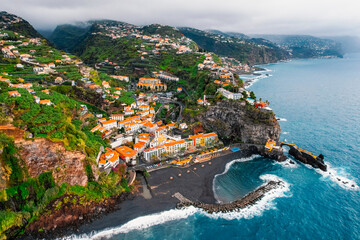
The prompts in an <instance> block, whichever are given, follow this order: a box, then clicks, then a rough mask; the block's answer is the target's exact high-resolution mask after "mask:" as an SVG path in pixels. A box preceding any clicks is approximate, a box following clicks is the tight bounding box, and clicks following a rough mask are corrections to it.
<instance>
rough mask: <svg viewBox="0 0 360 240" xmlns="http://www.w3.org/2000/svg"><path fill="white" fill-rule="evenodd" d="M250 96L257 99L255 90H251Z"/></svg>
mask: <svg viewBox="0 0 360 240" xmlns="http://www.w3.org/2000/svg"><path fill="white" fill-rule="evenodd" d="M250 98H252V99H256V96H255V93H254V92H253V91H251V92H250Z"/></svg>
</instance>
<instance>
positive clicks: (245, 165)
mask: <svg viewBox="0 0 360 240" xmlns="http://www.w3.org/2000/svg"><path fill="white" fill-rule="evenodd" d="M264 67H266V68H267V69H269V70H271V71H269V72H267V73H268V74H270V75H271V76H270V77H268V78H264V79H261V80H259V81H257V82H255V83H254V84H253V85H252V86H251V87H250V89H251V90H253V91H254V92H255V93H256V95H257V97H258V98H260V97H261V98H262V99H264V100H265V99H267V100H269V101H270V103H271V105H270V107H271V108H273V109H274V111H275V112H276V114H277V117H280V118H281V119H282V121H280V125H281V128H282V136H281V139H282V140H284V141H288V142H290V143H296V144H297V145H299V146H300V147H302V148H304V149H307V150H309V151H312V152H313V153H315V154H320V153H322V154H323V155H324V156H325V161H326V162H327V163H328V164H330V172H331V174H330V175H326V174H320V172H318V171H315V170H314V169H312V168H310V167H307V166H304V165H303V164H301V163H296V164H289V162H285V163H283V164H279V163H275V162H273V161H271V160H269V159H264V158H261V157H257V156H255V157H253V158H250V159H243V160H240V161H237V162H234V163H233V164H232V165H231V166H228V171H227V172H225V173H224V174H222V175H219V176H217V177H216V179H215V180H214V183H215V192H216V196H217V198H218V200H220V201H223V202H226V201H233V200H235V199H237V198H239V197H241V196H243V195H245V194H246V193H247V192H249V191H251V190H253V189H254V188H256V187H257V186H259V185H260V184H262V183H263V182H264V181H266V180H269V179H272V178H281V179H283V180H284V181H285V182H286V183H287V184H288V185H287V186H286V187H285V188H283V189H280V190H279V191H276V192H273V193H271V194H269V195H268V196H267V197H266V198H265V199H264V200H262V201H261V202H260V203H258V204H256V205H255V206H253V207H251V208H249V209H245V210H243V211H240V212H236V213H231V214H218V215H208V214H205V213H203V212H201V211H199V210H196V209H194V208H187V209H184V210H172V211H168V212H163V213H159V214H156V215H152V216H147V217H143V218H140V219H136V220H134V221H131V222H129V223H127V224H125V225H124V226H120V227H119V228H116V229H113V230H112V231H104V232H100V233H99V234H98V235H97V236H98V237H109V238H110V239H360V191H359V190H358V188H357V184H360V174H359V173H360V171H359V170H360V55H348V56H345V58H344V59H311V60H296V61H291V62H287V63H278V64H271V65H266V66H264ZM285 120H286V121H285ZM352 181H354V182H352ZM352 185H353V186H355V187H352Z"/></svg>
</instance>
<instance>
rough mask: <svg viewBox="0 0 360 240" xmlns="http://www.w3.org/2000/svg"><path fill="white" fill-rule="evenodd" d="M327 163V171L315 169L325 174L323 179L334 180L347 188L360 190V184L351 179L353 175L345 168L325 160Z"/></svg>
mask: <svg viewBox="0 0 360 240" xmlns="http://www.w3.org/2000/svg"><path fill="white" fill-rule="evenodd" d="M325 164H326V165H327V171H326V172H324V171H322V170H320V169H315V171H316V172H318V173H319V174H321V175H322V176H323V180H331V181H332V182H334V183H336V184H338V185H339V186H340V187H342V188H344V189H347V190H353V191H360V187H359V185H358V184H357V183H356V182H355V181H354V180H351V179H350V178H353V177H352V176H349V174H348V173H347V172H346V171H345V170H344V169H342V168H333V167H331V165H330V164H329V163H327V162H325Z"/></svg>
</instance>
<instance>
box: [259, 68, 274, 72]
mask: <svg viewBox="0 0 360 240" xmlns="http://www.w3.org/2000/svg"><path fill="white" fill-rule="evenodd" d="M263 69H264V70H260V71H254V73H266V72H273V70H271V69H268V68H263Z"/></svg>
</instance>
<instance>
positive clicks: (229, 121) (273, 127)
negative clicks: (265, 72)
mask: <svg viewBox="0 0 360 240" xmlns="http://www.w3.org/2000/svg"><path fill="white" fill-rule="evenodd" d="M199 120H200V122H201V123H202V124H203V128H204V129H205V130H207V131H214V132H217V133H218V135H219V138H220V139H222V140H223V141H224V142H226V143H234V142H243V143H253V144H260V145H265V144H266V141H267V140H268V139H269V138H271V139H273V140H276V141H277V140H278V139H279V137H280V132H281V129H280V125H279V123H278V122H277V121H276V119H275V116H274V114H273V113H265V112H262V111H260V110H259V109H256V108H254V107H253V106H251V105H248V104H246V103H245V102H240V101H231V100H224V101H221V102H218V103H217V104H216V105H215V106H210V107H209V109H208V110H207V111H206V112H205V113H203V114H201V115H200V116H199Z"/></svg>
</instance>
